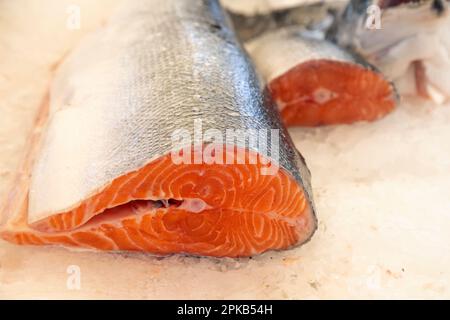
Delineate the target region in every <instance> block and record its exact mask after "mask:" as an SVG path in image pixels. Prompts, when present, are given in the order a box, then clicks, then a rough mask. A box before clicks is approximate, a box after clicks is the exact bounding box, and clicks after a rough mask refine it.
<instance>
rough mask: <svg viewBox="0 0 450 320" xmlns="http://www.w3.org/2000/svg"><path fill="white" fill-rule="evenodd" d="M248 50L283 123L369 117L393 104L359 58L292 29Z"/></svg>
mask: <svg viewBox="0 0 450 320" xmlns="http://www.w3.org/2000/svg"><path fill="white" fill-rule="evenodd" d="M247 48H248V51H249V53H250V56H251V58H252V60H253V61H254V62H255V65H256V68H257V70H258V71H259V72H260V74H261V76H262V77H263V79H264V80H265V82H266V83H267V88H268V89H269V91H270V92H271V94H272V95H273V98H274V99H275V101H276V103H277V105H278V108H279V110H280V112H281V115H282V119H283V121H284V122H285V124H286V125H288V126H295V125H298V126H318V125H333V124H350V123H353V122H356V121H374V120H376V119H379V118H381V117H383V116H385V115H386V114H388V113H389V112H390V111H392V110H393V109H394V107H395V106H396V104H397V95H396V92H395V89H394V87H393V85H392V84H391V83H390V82H389V81H387V80H386V79H385V78H384V76H383V75H382V74H381V73H380V72H378V71H377V70H375V69H374V68H373V67H372V66H370V65H369V64H368V63H366V62H365V61H363V60H362V58H360V57H358V56H356V55H354V54H351V53H350V52H347V51H346V50H344V49H342V48H340V47H338V46H336V45H334V44H333V43H331V42H329V41H326V40H322V39H316V38H313V37H307V36H305V35H303V34H302V30H299V29H298V28H296V27H289V28H283V29H279V30H276V31H272V32H268V33H266V34H263V35H262V36H260V37H258V38H256V39H254V40H252V41H250V42H249V43H248V45H247Z"/></svg>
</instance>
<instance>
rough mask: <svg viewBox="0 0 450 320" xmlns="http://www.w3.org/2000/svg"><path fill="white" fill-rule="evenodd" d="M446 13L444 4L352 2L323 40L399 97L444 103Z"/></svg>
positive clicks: (437, 0) (449, 14)
mask: <svg viewBox="0 0 450 320" xmlns="http://www.w3.org/2000/svg"><path fill="white" fill-rule="evenodd" d="M449 30H450V10H449V1H446V0H422V1H411V0H352V1H350V2H349V4H348V6H347V7H346V9H345V10H344V11H343V12H342V13H341V14H339V15H337V17H336V20H335V23H334V27H333V28H331V29H330V30H329V32H328V37H329V38H330V39H332V40H333V41H336V42H337V43H338V44H339V45H341V46H344V47H347V48H351V49H352V50H355V51H356V52H358V53H359V54H360V55H362V56H364V58H365V59H366V60H368V61H369V62H370V63H372V64H373V65H375V66H377V67H378V68H379V69H380V70H381V71H382V72H383V73H384V74H385V75H386V77H387V78H388V79H390V80H392V81H393V82H394V83H395V84H396V86H397V88H398V91H399V93H400V94H402V95H404V96H409V95H416V96H421V97H424V98H427V99H431V100H433V101H435V102H437V103H444V102H446V101H448V100H449V99H450V61H449V59H448V57H449V55H450V37H449V36H448V31H449Z"/></svg>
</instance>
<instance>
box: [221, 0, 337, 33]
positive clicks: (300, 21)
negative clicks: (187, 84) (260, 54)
mask: <svg viewBox="0 0 450 320" xmlns="http://www.w3.org/2000/svg"><path fill="white" fill-rule="evenodd" d="M343 9H344V2H342V1H335V2H324V1H320V0H319V1H312V2H308V3H301V4H298V5H295V6H292V7H287V8H275V9H271V10H269V11H267V12H261V13H260V12H254V13H244V12H237V11H233V9H228V12H229V15H230V17H231V20H232V22H233V25H234V27H235V29H236V32H237V35H238V37H239V39H240V40H241V41H243V42H247V41H250V40H252V39H254V38H256V37H258V36H261V35H263V34H264V33H268V32H270V31H274V30H277V29H282V28H287V27H297V28H302V29H303V31H304V32H308V33H310V34H311V35H314V36H315V37H318V38H323V37H325V34H326V33H327V32H328V30H329V28H330V27H331V26H332V25H333V23H334V20H335V17H336V15H337V14H338V13H339V12H341V11H342V10H343Z"/></svg>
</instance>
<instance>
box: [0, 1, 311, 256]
mask: <svg viewBox="0 0 450 320" xmlns="http://www.w3.org/2000/svg"><path fill="white" fill-rule="evenodd" d="M169 29H170V32H167V30H169ZM196 120H202V125H203V131H204V132H206V131H207V130H208V129H213V130H215V132H216V133H218V134H219V135H222V134H225V133H226V131H227V130H229V129H231V130H243V131H245V130H267V129H271V128H273V129H279V136H277V137H278V138H279V157H276V158H275V157H274V156H275V153H274V149H273V146H272V145H271V144H268V146H264V145H263V146H261V145H257V146H256V145H250V144H249V141H247V140H249V138H248V137H247V138H246V141H245V142H248V143H244V144H243V143H239V142H230V143H229V142H228V141H226V142H225V141H224V142H222V144H224V143H225V144H226V147H225V151H224V154H223V155H218V154H215V153H214V152H213V151H216V150H219V149H215V148H213V149H212V148H211V146H217V145H220V144H219V142H218V141H216V140H214V141H207V142H208V143H206V144H204V143H203V142H201V143H197V142H196V141H194V142H193V145H194V146H195V148H192V149H191V143H189V145H186V146H188V147H189V148H188V149H183V151H182V152H181V154H184V153H183V152H188V150H190V151H192V152H193V154H192V155H191V156H192V158H191V156H190V158H191V159H190V160H195V159H196V157H197V155H202V154H203V156H204V154H205V153H206V150H209V156H211V157H216V158H217V159H220V157H221V156H227V155H229V154H231V155H236V154H237V153H238V152H239V151H240V150H241V149H243V148H244V147H245V149H244V152H243V154H244V157H245V160H246V161H245V163H244V164H220V163H219V164H210V163H206V161H205V160H204V159H205V158H203V159H202V161H200V163H193V164H176V163H175V162H174V161H173V158H172V154H171V152H172V151H173V145H172V143H173V141H172V138H173V133H174V132H175V131H176V130H178V129H185V130H186V131H187V132H188V133H189V134H191V135H194V137H195V130H196V127H195V121H196ZM213 142H214V143H213ZM265 147H268V149H269V150H268V151H269V152H266V150H264V148H265ZM208 148H209V149H208ZM211 150H212V151H211ZM176 151H179V150H176ZM255 156H258V157H255ZM249 158H252V159H258V161H256V162H254V163H252V162H250V160H249ZM264 159H266V160H267V161H268V162H269V163H268V164H269V165H273V166H274V167H276V168H279V170H276V171H275V174H272V175H263V174H262V173H261V171H260V169H262V168H263V167H264V165H265V163H264V162H263V160H264ZM309 179H310V174H309V170H308V169H307V167H306V164H305V163H304V159H303V158H302V157H301V155H300V154H299V153H298V152H297V151H296V150H295V148H294V146H293V144H292V141H291V139H290V137H289V136H288V134H287V132H286V130H285V129H284V128H283V126H282V125H281V123H280V120H279V117H278V113H277V112H276V111H275V110H274V109H273V106H272V102H271V101H270V100H269V99H268V98H267V97H265V96H264V95H263V93H262V90H261V87H260V84H259V82H258V79H257V77H256V75H255V73H254V70H253V69H252V67H251V64H250V62H249V60H248V58H247V56H246V55H245V53H244V52H243V51H242V50H241V48H240V46H239V45H238V44H237V41H236V39H235V37H234V34H233V33H232V32H231V29H230V28H229V26H228V24H227V22H226V17H225V16H224V14H223V12H222V10H221V8H220V6H219V5H218V3H217V1H212V0H211V1H200V0H196V1H189V2H186V1H176V0H169V1H167V0H146V1H139V2H129V3H127V4H126V5H125V6H124V7H123V8H121V9H120V10H119V12H118V14H117V15H116V16H115V17H114V18H113V19H112V20H111V21H110V22H109V23H108V24H107V26H106V27H105V28H104V29H103V30H100V31H99V32H98V33H96V34H94V35H92V36H90V37H89V38H87V39H85V41H84V42H83V43H82V44H81V45H80V47H79V48H78V49H77V50H75V52H73V53H72V54H71V56H70V57H69V58H68V59H67V60H66V61H65V62H64V63H63V64H62V66H61V67H60V68H59V70H58V73H57V75H56V77H55V80H54V82H53V84H52V87H51V90H50V95H49V97H48V99H47V100H45V101H44V102H43V104H42V108H41V110H40V113H39V115H38V119H37V121H36V126H35V130H34V132H33V135H32V136H31V138H30V141H29V148H28V154H27V156H26V158H25V160H24V162H23V164H22V166H21V168H20V171H19V175H18V177H17V181H16V185H15V188H14V190H12V192H11V194H10V196H9V198H8V199H7V201H6V203H7V204H6V208H5V209H4V210H3V214H2V217H3V218H4V219H5V220H6V221H4V223H3V225H2V227H1V230H0V235H1V237H2V238H4V239H5V240H7V241H11V242H14V243H18V244H36V245H48V244H57V245H64V246H69V247H77V248H88V249H100V250H134V251H145V252H151V253H157V254H169V253H180V252H183V253H190V254H196V255H208V256H230V257H236V256H248V255H254V254H258V253H261V252H264V251H266V250H270V249H285V248H288V247H291V246H293V245H296V244H301V243H303V242H305V241H306V240H308V239H309V238H310V237H311V236H312V234H313V232H314V230H315V228H316V219H315V216H314V207H313V202H312V194H311V186H310V180H309Z"/></svg>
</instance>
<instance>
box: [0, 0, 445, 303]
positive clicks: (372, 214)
mask: <svg viewBox="0 0 450 320" xmlns="http://www.w3.org/2000/svg"><path fill="white" fill-rule="evenodd" d="M58 1H59V2H58V3H61V2H60V0H58ZM54 3H56V2H54ZM0 9H2V8H0ZM36 10H38V9H36ZM21 11H23V10H21ZM0 12H2V11H1V10H0ZM47 12H50V13H49V14H51V11H48V9H47ZM62 12H64V11H62ZM17 14H19V13H17ZM27 20H30V17H27ZM0 21H1V20H0ZM16 21H18V22H17V23H18V24H20V23H23V24H20V26H23V25H27V24H29V23H30V22H26V21H23V22H20V21H21V20H16ZM31 21H32V20H31ZM85 22H86V23H92V22H89V20H87V21H85ZM55 23H56V22H55ZM92 24H93V23H92ZM3 28H6V26H4V25H2V24H1V23H0V30H2V31H3V30H4V29H3ZM21 28H22V27H21ZM21 28H16V29H17V30H19V29H20V30H19V31H17V32H24V33H25V31H26V30H27V29H26V28H23V30H22V29H21ZM30 28H33V30H35V29H36V24H35V25H34V26H30ZM47 29H48V28H45V30H47ZM53 30H59V29H57V28H53ZM39 32H40V34H39ZM58 32H60V33H61V34H60V35H59V36H60V38H58V37H56V36H55V35H54V34H52V35H50V34H47V33H45V31H44V30H40V31H39V30H35V33H34V35H35V37H36V39H34V40H33V41H30V40H29V39H28V40H26V39H21V38H20V37H19V38H18V40H17V41H18V43H17V46H13V47H11V49H10V51H9V52H4V51H1V52H0V57H1V59H0V95H1V97H2V99H1V100H0V108H1V110H2V117H0V196H3V195H4V194H5V191H6V189H7V186H8V185H9V184H10V182H11V176H12V172H13V171H14V168H15V166H16V163H17V161H18V159H19V158H20V156H21V154H22V149H23V142H24V141H25V137H26V134H27V132H28V131H29V127H30V125H31V118H32V114H33V111H34V110H35V108H36V106H37V103H38V101H39V100H40V96H41V95H42V93H43V91H44V88H45V86H46V82H47V81H48V78H49V72H48V71H47V72H46V71H44V70H46V64H51V62H54V60H55V59H56V58H55V57H57V56H58V55H60V54H61V51H62V49H61V48H62V46H63V45H64V46H69V45H70V44H73V43H74V42H76V39H77V38H78V35H77V34H70V36H68V34H67V33H64V32H66V31H61V30H60V31H58ZM5 34H6V33H4V32H1V33H0V47H2V46H1V43H2V42H3V41H6V40H5V38H4V37H5ZM27 34H29V33H27ZM19 35H20V34H19ZM55 37H56V38H57V39H59V40H61V41H60V43H57V41H55V40H54V39H55ZM45 42H47V43H45ZM44 45H45V48H46V51H45V54H44V53H39V54H41V55H40V56H38V57H35V58H33V59H31V57H30V55H29V52H32V51H30V48H36V46H38V48H41V49H42V48H43V47H44ZM9 47H10V46H9ZM14 48H15V49H14ZM19 49H20V50H19ZM50 49H51V50H50ZM35 51H36V50H35ZM38 51H39V50H38ZM42 52H44V51H42ZM18 57H23V61H25V62H24V63H23V65H22V66H21V68H19V67H18V65H17V63H13V62H12V61H16V59H18ZM449 123H450V105H447V106H439V107H438V106H432V105H429V104H427V103H424V102H420V101H406V102H404V103H402V105H401V106H400V107H399V108H398V109H397V110H396V111H395V112H394V113H393V114H391V115H389V116H388V117H386V118H385V119H383V120H381V121H378V122H376V123H370V124H368V123H360V124H354V125H350V126H335V127H327V128H316V129H300V128H296V129H292V130H290V132H291V134H292V136H293V138H294V141H295V143H296V145H297V147H298V148H299V149H300V150H301V151H302V153H303V155H304V156H305V158H306V159H307V162H308V164H309V167H310V169H311V171H312V176H313V181H312V182H313V188H314V193H315V199H316V205H317V212H318V217H319V221H320V222H319V228H318V231H317V233H316V235H315V236H314V237H313V239H312V240H311V242H309V243H308V244H306V245H305V246H303V247H300V248H297V249H293V250H289V251H285V252H271V253H267V254H264V255H262V256H258V257H255V258H253V259H242V260H236V259H209V258H194V257H185V256H171V257H166V258H159V257H153V256H149V255H145V254H129V253H127V254H117V253H114V254H113V253H91V252H83V251H80V252H74V251H67V250H65V249H61V248H43V247H18V246H14V245H11V244H8V243H5V242H0V298H129V299H132V298H148V299H155V298H175V299H176V298H184V299H187V298H194V299H195V298H198V299H203V298H217V299H218V298H230V299H232V298H437V297H440V298H442V297H445V298H450V255H449V254H448V253H449V252H450V142H449V141H450V126H449ZM72 265H75V266H78V267H79V268H80V271H81V288H80V290H69V289H68V288H67V280H68V278H69V274H68V273H67V270H68V267H69V266H72Z"/></svg>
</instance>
